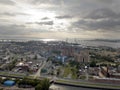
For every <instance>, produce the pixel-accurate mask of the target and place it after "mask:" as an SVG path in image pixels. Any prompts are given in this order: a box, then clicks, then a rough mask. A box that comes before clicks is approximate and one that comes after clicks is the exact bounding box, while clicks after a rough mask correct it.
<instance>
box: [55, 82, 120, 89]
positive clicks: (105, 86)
mask: <svg viewBox="0 0 120 90" xmlns="http://www.w3.org/2000/svg"><path fill="white" fill-rule="evenodd" d="M56 82H58V83H64V84H72V85H79V86H87V87H96V88H97V87H98V88H111V89H120V86H114V85H108V84H100V83H99V84H97V83H96V84H93V83H89V82H73V81H66V80H57V81H56Z"/></svg>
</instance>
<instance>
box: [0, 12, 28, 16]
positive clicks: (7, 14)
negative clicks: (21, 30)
mask: <svg viewBox="0 0 120 90" xmlns="http://www.w3.org/2000/svg"><path fill="white" fill-rule="evenodd" d="M17 15H29V14H25V13H10V12H4V13H0V16H17Z"/></svg>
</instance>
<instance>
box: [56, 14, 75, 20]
mask: <svg viewBox="0 0 120 90" xmlns="http://www.w3.org/2000/svg"><path fill="white" fill-rule="evenodd" d="M55 18H57V19H70V18H73V17H72V16H70V15H64V16H56V17H55Z"/></svg>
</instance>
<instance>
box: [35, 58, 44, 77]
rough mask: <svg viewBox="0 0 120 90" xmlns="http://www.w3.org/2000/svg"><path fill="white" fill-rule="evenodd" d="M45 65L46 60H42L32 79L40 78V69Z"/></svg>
mask: <svg viewBox="0 0 120 90" xmlns="http://www.w3.org/2000/svg"><path fill="white" fill-rule="evenodd" d="M45 64H46V60H44V61H43V62H42V66H40V68H39V69H38V71H37V72H36V74H35V75H34V78H37V77H40V73H41V69H42V68H43V67H44V66H45Z"/></svg>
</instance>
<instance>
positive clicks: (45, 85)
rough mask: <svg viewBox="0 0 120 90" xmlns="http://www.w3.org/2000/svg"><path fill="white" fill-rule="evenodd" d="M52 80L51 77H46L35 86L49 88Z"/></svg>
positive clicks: (45, 89)
mask: <svg viewBox="0 0 120 90" xmlns="http://www.w3.org/2000/svg"><path fill="white" fill-rule="evenodd" d="M49 87H50V82H49V79H44V80H42V81H41V83H40V84H38V85H37V86H36V87H35V90H49Z"/></svg>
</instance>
